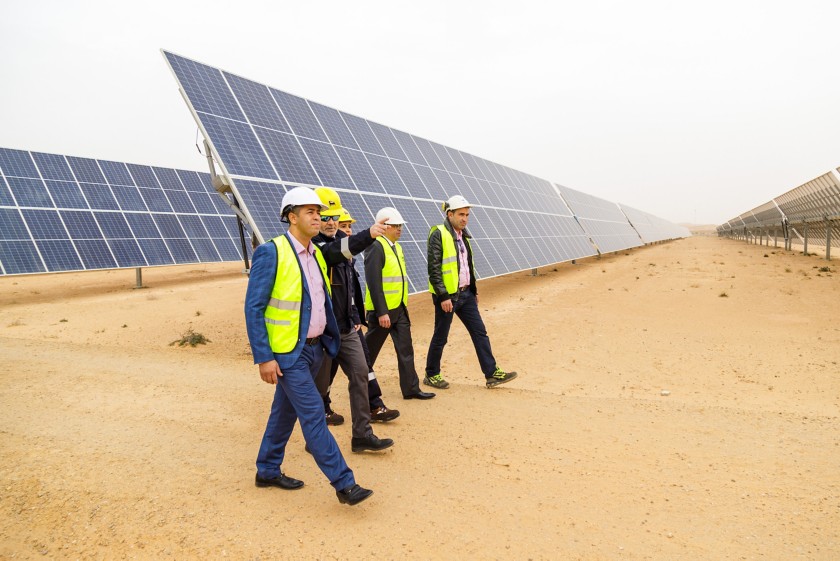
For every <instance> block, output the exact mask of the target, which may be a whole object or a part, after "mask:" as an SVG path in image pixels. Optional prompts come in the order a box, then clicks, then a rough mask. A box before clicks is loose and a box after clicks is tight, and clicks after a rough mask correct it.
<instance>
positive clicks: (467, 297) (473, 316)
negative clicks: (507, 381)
mask: <svg viewBox="0 0 840 561" xmlns="http://www.w3.org/2000/svg"><path fill="white" fill-rule="evenodd" d="M432 301H433V302H434V304H435V332H434V334H433V335H432V340H431V341H429V352H428V354H427V355H426V375H427V376H434V375H436V374H440V359H441V358H442V357H443V348H444V347H445V346H446V341H447V340H448V339H449V328H450V327H451V326H452V318H453V316H456V315H457V316H458V319H460V320H461V322H462V323H463V324H464V327H466V328H467V332H468V333H469V334H470V337H471V338H472V342H473V347H475V354H476V356H477V357H478V364H480V365H481V371H482V372H483V373H484V377H485V378H491V377H492V376H493V372H495V371H496V359H495V358H494V357H493V350H492V349H491V348H490V338H489V337H488V336H487V329H486V328H485V327H484V320H482V319H481V313H480V312H479V311H478V302H477V301H476V299H475V294H473V293H472V292H470V291H469V290H464V291H463V292H458V293H456V294H453V295H452V312H450V313H446V312H444V311H443V308H441V307H440V299H439V298H438V297H437V295H435V294H433V295H432Z"/></svg>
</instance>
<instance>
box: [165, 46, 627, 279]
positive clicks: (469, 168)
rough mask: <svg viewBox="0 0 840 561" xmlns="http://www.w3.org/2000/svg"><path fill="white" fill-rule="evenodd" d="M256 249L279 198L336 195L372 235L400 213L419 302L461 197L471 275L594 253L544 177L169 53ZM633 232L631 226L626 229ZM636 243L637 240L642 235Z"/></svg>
mask: <svg viewBox="0 0 840 561" xmlns="http://www.w3.org/2000/svg"><path fill="white" fill-rule="evenodd" d="M164 56H165V58H166V60H167V62H168V63H169V65H170V68H171V69H172V71H173V74H174V75H175V77H176V79H177V81H178V83H179V85H180V87H181V90H182V92H183V93H184V97H185V99H186V100H187V102H188V105H189V106H190V109H191V111H192V112H193V115H194V117H195V119H196V121H197V123H198V124H199V126H200V128H201V130H202V132H203V133H204V135H205V138H207V139H208V141H209V143H210V144H211V146H212V150H213V152H214V157H215V158H216V159H217V161H218V163H219V164H220V166H221V168H222V169H223V172H224V173H225V175H226V176H227V177H228V178H229V180H230V182H231V186H232V190H233V192H234V193H235V195H236V197H237V199H238V200H239V202H240V206H241V208H242V209H243V212H244V214H245V215H246V216H247V217H248V219H249V221H250V222H251V224H252V227H253V229H254V232H255V233H256V234H257V236H258V238H259V239H260V240H267V239H270V238H272V237H274V236H276V235H278V234H280V233H282V232H283V231H284V228H283V226H282V224H281V223H280V222H279V218H278V216H279V212H280V204H281V199H282V196H283V193H285V191H286V190H287V189H288V188H292V187H295V186H308V187H319V186H328V187H332V188H334V189H336V190H337V191H338V192H339V194H340V196H341V201H342V204H343V205H344V206H345V207H346V208H347V209H348V210H349V211H350V212H351V214H352V215H353V216H354V218H356V219H357V220H359V225H360V226H361V227H365V226H367V225H369V224H371V223H372V222H373V217H374V216H375V214H376V212H377V210H378V209H380V208H382V207H386V206H392V207H395V208H396V209H397V210H399V211H400V213H401V214H402V215H403V217H404V218H405V219H406V221H407V224H406V226H405V228H404V229H403V236H402V239H401V241H400V243H401V244H402V246H403V249H404V252H405V254H406V262H407V268H408V277H409V282H410V283H411V291H412V292H420V291H423V290H426V288H427V271H426V255H425V254H426V239H427V236H428V232H429V229H430V227H431V226H433V225H435V224H439V223H441V222H442V220H443V213H442V211H441V209H440V204H441V202H442V201H443V200H445V199H447V198H449V197H450V196H451V195H454V194H461V195H463V196H464V197H466V198H467V199H468V200H469V201H470V202H471V203H472V204H473V205H474V206H473V208H472V216H471V218H470V226H469V228H468V229H469V230H470V231H471V234H472V236H473V247H474V249H475V265H476V272H477V274H478V276H479V277H481V278H487V277H491V276H496V275H502V274H506V273H510V272H514V271H519V270H523V269H531V268H535V267H539V266H544V265H548V264H552V263H557V262H561V261H567V260H571V259H575V258H581V257H585V256H589V255H593V254H595V250H594V248H593V247H592V246H591V244H590V243H589V235H588V234H587V233H586V232H584V231H583V229H582V228H581V226H580V224H579V223H578V221H577V220H576V219H575V217H574V215H573V213H572V212H571V210H570V209H569V207H568V206H567V205H566V204H565V203H564V201H563V199H562V198H561V197H560V196H559V194H558V192H557V191H556V190H555V189H554V187H553V186H552V184H551V183H550V182H548V181H546V180H544V179H540V178H538V177H535V176H533V175H529V174H526V173H523V172H521V171H517V170H514V169H512V168H509V167H507V166H503V165H500V164H497V163H495V162H491V161H488V160H485V159H483V158H479V157H477V156H474V155H472V154H469V153H466V152H463V151H460V150H457V149H454V148H450V147H447V146H443V145H441V144H438V143H436V142H432V141H429V140H427V139H424V138H420V137H417V136H414V135H411V134H408V133H405V132H403V131H400V130H397V129H393V128H390V127H387V126H384V125H381V124H379V123H376V122H373V121H369V120H366V119H363V118H361V117H357V116H355V115H351V114H349V113H346V112H343V111H339V110H336V109H333V108H330V107H327V106H324V105H321V104H318V103H315V102H313V101H309V100H306V99H303V98H300V97H297V96H294V95H291V94H289V93H286V92H283V91H280V90H278V89H275V88H272V87H269V86H266V85H263V84H259V83H257V82H253V81H250V80H247V79H245V78H242V77H239V76H237V75H235V74H232V73H230V72H226V71H223V70H220V69H218V68H214V67H212V66H208V65H205V64H202V63H199V62H196V61H194V60H190V59H187V58H184V57H181V56H178V55H175V54H173V53H170V52H166V51H164ZM625 224H626V220H625ZM636 238H637V240H638V236H636Z"/></svg>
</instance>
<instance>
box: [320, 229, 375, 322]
mask: <svg viewBox="0 0 840 561" xmlns="http://www.w3.org/2000/svg"><path fill="white" fill-rule="evenodd" d="M373 241H374V239H373V238H371V237H370V231H369V230H363V231H361V232H359V233H358V234H353V235H352V236H349V237H348V236H347V235H346V234H345V233H344V232H342V231H341V230H339V231H338V232H336V235H335V237H334V238H331V237H328V236H325V235H324V234H318V235H317V236H315V237H314V238H312V243H314V244H315V245H317V246H318V247H319V248H320V249H321V251H322V252H323V254H324V260H325V261H326V262H327V276H328V278H329V282H330V289H331V291H332V304H333V312H334V313H335V319H336V321H337V322H338V328H339V329H340V330H341V332H342V333H346V332H347V330H349V329H351V328H353V327H354V326H355V325H358V324H359V323H361V321H360V318H359V312H358V310H357V309H356V306H354V305H353V300H354V298H355V297H356V291H357V290H358V291H361V288H358V289H357V288H356V287H357V286H358V285H359V280H358V278H357V275H356V272H355V270H354V269H353V266H352V265H351V264H350V258H351V257H352V255H356V254H358V253H361V252H362V251H364V250H365V249H366V248H367V247H369V246H370V244H372V243H373Z"/></svg>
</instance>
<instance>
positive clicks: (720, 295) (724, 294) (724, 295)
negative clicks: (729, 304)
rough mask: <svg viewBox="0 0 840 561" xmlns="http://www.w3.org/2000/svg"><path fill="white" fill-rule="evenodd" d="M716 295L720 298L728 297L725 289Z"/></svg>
mask: <svg viewBox="0 0 840 561" xmlns="http://www.w3.org/2000/svg"><path fill="white" fill-rule="evenodd" d="M718 296H719V297H720V298H729V294H727V293H726V291H725V290H724V291H723V292H721V293H720V294H718Z"/></svg>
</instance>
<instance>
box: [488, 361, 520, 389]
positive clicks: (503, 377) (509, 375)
mask: <svg viewBox="0 0 840 561" xmlns="http://www.w3.org/2000/svg"><path fill="white" fill-rule="evenodd" d="M514 378H516V372H505V371H504V370H502V369H501V368H499V367H498V366H497V367H496V371H495V372H493V375H492V376H490V377H489V378H487V387H488V388H495V387H496V386H499V385H501V384H506V383H508V382H510V381H511V380H513V379H514Z"/></svg>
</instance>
